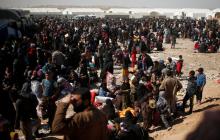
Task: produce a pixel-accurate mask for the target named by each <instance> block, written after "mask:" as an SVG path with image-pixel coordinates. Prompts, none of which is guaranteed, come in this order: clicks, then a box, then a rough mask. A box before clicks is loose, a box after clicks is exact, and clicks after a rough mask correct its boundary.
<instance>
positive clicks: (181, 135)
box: [45, 39, 220, 140]
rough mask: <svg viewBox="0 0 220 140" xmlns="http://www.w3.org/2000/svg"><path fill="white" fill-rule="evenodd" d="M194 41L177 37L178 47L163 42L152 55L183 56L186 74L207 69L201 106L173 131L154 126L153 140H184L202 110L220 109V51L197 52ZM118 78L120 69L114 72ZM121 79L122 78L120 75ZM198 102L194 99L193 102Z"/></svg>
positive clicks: (161, 57)
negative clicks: (161, 49)
mask: <svg viewBox="0 0 220 140" xmlns="http://www.w3.org/2000/svg"><path fill="white" fill-rule="evenodd" d="M193 46H194V43H193V42H192V41H191V40H188V39H185V40H183V39H178V40H177V44H176V49H170V44H164V47H165V49H166V50H165V51H164V52H159V53H152V54H150V55H151V56H152V57H153V58H159V59H164V60H166V59H167V57H168V56H169V57H174V58H178V56H179V55H182V56H183V59H184V65H183V73H184V74H183V76H187V75H188V72H189V71H190V70H196V69H198V68H199V67H203V68H204V72H205V74H206V76H207V84H206V86H205V88H204V96H203V101H202V102H203V103H202V104H201V105H198V104H195V105H194V111H193V114H191V115H188V116H184V117H181V118H179V119H177V120H176V121H175V122H174V125H173V127H172V129H171V130H170V131H168V130H166V129H161V128H160V127H159V128H152V130H151V132H150V136H151V137H152V138H153V139H154V140H177V139H178V140H185V137H186V136H187V134H188V133H190V132H191V131H193V130H194V129H195V128H196V126H197V125H198V123H199V122H200V121H201V119H202V117H203V113H204V112H205V111H207V110H214V109H220V90H219V89H220V84H219V83H217V80H218V79H220V61H217V60H218V59H219V56H220V53H214V54H207V53H206V54H201V53H194V50H193ZM115 73H116V74H115V75H116V77H120V76H119V75H118V74H119V73H120V70H116V71H115ZM118 79H120V78H118ZM194 102H195V101H194ZM58 138H62V137H56V138H52V137H49V138H48V137H47V138H45V139H47V140H53V139H58Z"/></svg>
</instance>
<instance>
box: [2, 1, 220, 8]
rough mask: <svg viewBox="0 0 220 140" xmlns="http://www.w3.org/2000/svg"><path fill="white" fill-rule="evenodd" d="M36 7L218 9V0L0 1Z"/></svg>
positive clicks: (12, 4)
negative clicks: (97, 6)
mask: <svg viewBox="0 0 220 140" xmlns="http://www.w3.org/2000/svg"><path fill="white" fill-rule="evenodd" d="M36 5H78V6H94V5H106V6H123V7H150V8H209V9H214V8H219V7H220V0H0V7H28V6H36Z"/></svg>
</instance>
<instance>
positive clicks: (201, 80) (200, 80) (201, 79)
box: [196, 68, 206, 104]
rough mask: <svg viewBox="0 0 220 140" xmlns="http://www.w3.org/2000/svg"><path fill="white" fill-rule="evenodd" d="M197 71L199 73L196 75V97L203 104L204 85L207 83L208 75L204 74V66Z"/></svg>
mask: <svg viewBox="0 0 220 140" xmlns="http://www.w3.org/2000/svg"><path fill="white" fill-rule="evenodd" d="M197 71H198V74H197V76H196V78H197V79H196V83H197V94H196V99H197V103H199V104H201V100H202V93H203V89H204V86H205V84H206V75H205V74H204V69H203V68H199V69H198V70H197Z"/></svg>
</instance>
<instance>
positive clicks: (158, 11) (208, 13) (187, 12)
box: [19, 8, 220, 18]
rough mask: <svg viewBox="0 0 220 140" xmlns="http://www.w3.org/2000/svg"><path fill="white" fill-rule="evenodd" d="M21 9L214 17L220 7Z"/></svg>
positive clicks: (137, 15)
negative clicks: (211, 8) (210, 8)
mask: <svg viewBox="0 0 220 140" xmlns="http://www.w3.org/2000/svg"><path fill="white" fill-rule="evenodd" d="M19 9H21V10H27V11H30V13H31V14H59V15H96V16H100V17H101V16H105V15H129V16H130V17H136V18H138V17H143V16H166V17H169V18H172V17H181V16H183V15H184V16H185V17H191V18H201V17H205V18H208V17H209V18H210V17H211V18H212V17H215V15H216V13H219V12H220V8H218V9H214V10H209V9H191V8H184V9H165V8H110V9H108V10H104V9H101V8H66V9H58V8H19Z"/></svg>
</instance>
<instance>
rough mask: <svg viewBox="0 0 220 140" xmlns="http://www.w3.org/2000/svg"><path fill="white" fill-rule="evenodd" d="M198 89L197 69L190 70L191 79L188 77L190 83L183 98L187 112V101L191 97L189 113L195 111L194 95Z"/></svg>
mask: <svg viewBox="0 0 220 140" xmlns="http://www.w3.org/2000/svg"><path fill="white" fill-rule="evenodd" d="M196 91H197V85H196V77H195V71H193V70H192V71H190V72H189V79H188V84H187V88H186V95H185V97H184V99H183V111H184V112H185V107H186V103H187V101H188V100H189V99H190V110H189V114H191V113H192V111H193V97H194V94H196Z"/></svg>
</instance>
